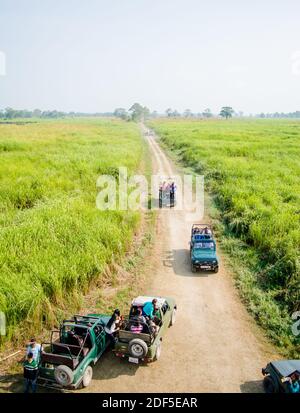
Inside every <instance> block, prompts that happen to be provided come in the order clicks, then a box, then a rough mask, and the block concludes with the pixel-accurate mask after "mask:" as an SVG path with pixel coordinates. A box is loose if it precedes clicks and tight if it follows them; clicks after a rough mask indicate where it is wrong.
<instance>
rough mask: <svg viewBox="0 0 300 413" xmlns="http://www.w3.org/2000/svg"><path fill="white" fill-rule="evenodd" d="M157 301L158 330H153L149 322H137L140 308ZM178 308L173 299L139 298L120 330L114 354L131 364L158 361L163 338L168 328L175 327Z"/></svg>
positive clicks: (133, 304)
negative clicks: (154, 300) (136, 318)
mask: <svg viewBox="0 0 300 413" xmlns="http://www.w3.org/2000/svg"><path fill="white" fill-rule="evenodd" d="M153 298H156V299H157V305H158V312H157V314H155V317H156V321H157V320H158V321H157V323H156V324H157V328H156V330H153V329H152V328H151V326H150V325H149V322H148V321H146V322H145V323H141V322H138V323H137V322H136V321H135V315H136V314H137V310H138V308H143V306H144V305H145V303H147V302H149V301H150V302H151V301H152V300H153ZM176 310H177V306H176V304H175V301H174V299H173V298H164V297H142V296H140V297H137V298H135V299H134V300H133V301H132V305H131V308H130V312H129V317H128V319H126V320H124V322H123V325H122V327H121V328H120V330H119V336H118V341H117V343H116V345H115V348H114V350H113V352H114V353H115V355H116V356H117V357H120V358H126V359H128V361H129V362H131V363H135V364H139V363H140V362H151V361H155V360H158V359H159V358H160V354H161V342H162V337H163V335H164V334H165V333H166V331H167V329H168V327H170V326H172V325H174V323H175V320H176Z"/></svg>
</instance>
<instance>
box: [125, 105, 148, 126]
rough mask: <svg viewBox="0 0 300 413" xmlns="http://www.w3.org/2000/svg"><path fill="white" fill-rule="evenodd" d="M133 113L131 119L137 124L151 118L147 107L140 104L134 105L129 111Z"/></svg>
mask: <svg viewBox="0 0 300 413" xmlns="http://www.w3.org/2000/svg"><path fill="white" fill-rule="evenodd" d="M129 112H131V119H132V120H133V121H135V122H138V121H143V120H144V119H145V118H147V117H149V114H150V110H149V109H148V108H147V107H146V106H142V105H140V104H139V103H134V104H133V105H132V106H131V108H130V109H129Z"/></svg>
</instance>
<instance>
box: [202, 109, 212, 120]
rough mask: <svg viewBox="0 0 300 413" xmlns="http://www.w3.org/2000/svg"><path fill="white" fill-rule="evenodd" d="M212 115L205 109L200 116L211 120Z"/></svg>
mask: <svg viewBox="0 0 300 413" xmlns="http://www.w3.org/2000/svg"><path fill="white" fill-rule="evenodd" d="M212 115H213V114H212V113H211V110H210V109H208V108H207V109H205V110H204V112H203V113H202V116H203V117H204V118H211V117H212Z"/></svg>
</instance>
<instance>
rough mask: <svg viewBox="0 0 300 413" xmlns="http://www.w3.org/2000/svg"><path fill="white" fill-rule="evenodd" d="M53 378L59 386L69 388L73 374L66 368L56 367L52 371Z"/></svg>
mask: <svg viewBox="0 0 300 413" xmlns="http://www.w3.org/2000/svg"><path fill="white" fill-rule="evenodd" d="M54 377H55V380H56V381H57V383H58V384H60V385H61V386H64V387H66V386H70V385H71V384H72V383H73V380H74V373H73V371H72V370H71V369H70V367H68V366H64V365H61V366H58V367H56V369H55V371H54Z"/></svg>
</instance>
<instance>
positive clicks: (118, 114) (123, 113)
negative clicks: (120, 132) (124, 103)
mask: <svg viewBox="0 0 300 413" xmlns="http://www.w3.org/2000/svg"><path fill="white" fill-rule="evenodd" d="M114 116H116V117H117V118H121V119H124V120H126V119H128V113H127V112H126V109H124V108H117V109H115V111H114Z"/></svg>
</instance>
